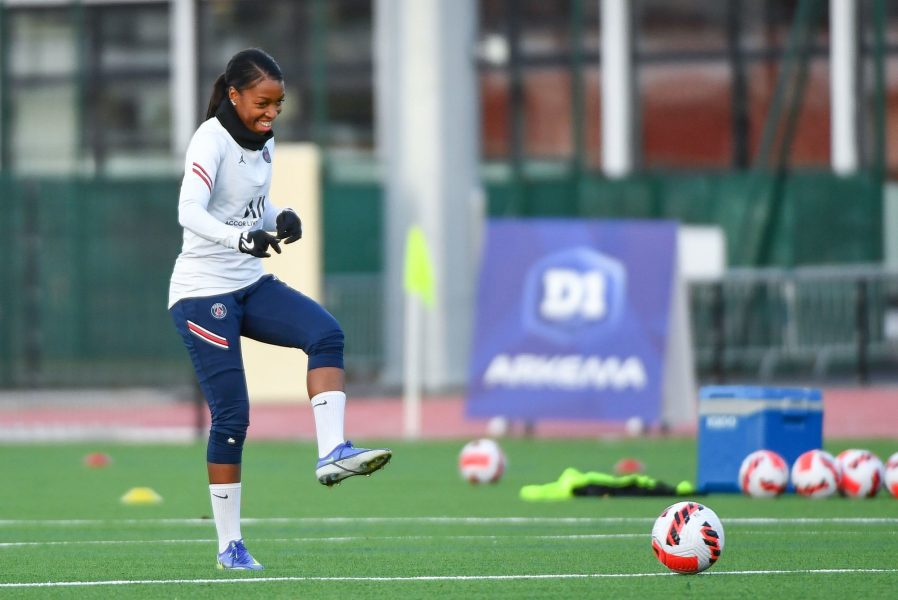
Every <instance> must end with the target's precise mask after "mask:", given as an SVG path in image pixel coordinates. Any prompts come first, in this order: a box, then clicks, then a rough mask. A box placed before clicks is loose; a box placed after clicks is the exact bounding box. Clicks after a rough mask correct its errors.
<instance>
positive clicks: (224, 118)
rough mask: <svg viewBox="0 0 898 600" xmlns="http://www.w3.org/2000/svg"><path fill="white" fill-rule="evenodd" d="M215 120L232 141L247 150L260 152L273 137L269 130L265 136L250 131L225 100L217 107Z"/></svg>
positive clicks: (229, 102)
mask: <svg viewBox="0 0 898 600" xmlns="http://www.w3.org/2000/svg"><path fill="white" fill-rule="evenodd" d="M215 118H216V119H218V121H219V123H221V125H222V127H224V128H225V130H227V132H228V133H230V134H231V137H232V138H234V141H235V142H237V143H238V144H240V146H241V147H243V148H246V149H247V150H261V149H262V147H263V146H264V145H265V142H267V141H268V140H270V139H271V138H273V137H274V133H273V132H272V131H271V130H269V131H268V132H267V133H265V134H260V133H256V132H254V131H250V130H249V129H248V128H247V127H246V125H244V124H243V121H241V120H240V117H239V116H238V115H237V110H236V109H235V108H234V105H233V104H231V101H230V100H228V99H227V98H225V99H224V100H222V101H221V104H219V105H218V110H217V111H215Z"/></svg>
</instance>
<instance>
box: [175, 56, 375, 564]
mask: <svg viewBox="0 0 898 600" xmlns="http://www.w3.org/2000/svg"><path fill="white" fill-rule="evenodd" d="M283 102H284V77H283V75H282V73H281V69H280V67H279V66H278V64H277V63H276V62H275V60H274V59H273V58H272V57H271V56H269V55H268V54H266V53H265V52H263V51H262V50H259V49H256V48H253V49H248V50H243V51H241V52H238V53H237V54H235V55H234V56H233V57H232V58H231V60H230V61H229V62H228V65H227V69H226V70H225V72H224V73H222V74H221V75H220V76H219V77H218V79H217V80H216V81H215V84H214V86H213V88H212V97H211V99H210V100H209V108H208V110H207V112H206V121H205V122H204V123H202V124H201V125H200V126H199V128H198V129H197V131H196V133H194V135H193V138H192V139H191V141H190V145H189V147H188V148H187V157H186V160H185V162H184V179H183V181H182V183H181V193H180V198H179V200H178V221H179V222H180V224H181V226H182V227H183V228H184V237H183V245H182V248H181V254H180V255H179V256H178V258H177V260H176V261H175V267H174V271H173V273H172V277H171V285H170V288H169V311H170V312H171V315H172V317H173V319H174V321H175V325H176V326H177V328H178V331H179V332H180V333H181V337H182V338H183V340H184V344H185V345H186V346H187V351H188V352H189V354H190V359H191V361H192V362H193V367H194V369H195V370H196V374H197V379H198V380H199V384H200V387H201V388H202V390H203V394H204V395H205V397H206V401H207V402H208V404H209V411H210V414H211V423H212V425H211V428H210V431H209V441H208V445H207V450H206V460H207V467H208V473H209V493H210V494H211V500H212V512H213V515H214V517H215V527H216V530H217V532H218V552H219V554H218V566H219V568H224V569H253V570H259V569H262V565H261V564H259V563H258V561H256V560H255V559H254V558H253V557H252V556H251V555H250V553H249V552H247V550H246V547H245V546H244V544H243V536H242V535H241V533H240V465H241V458H242V454H243V442H244V440H245V438H246V431H247V427H248V426H249V398H248V393H247V387H246V379H245V376H244V371H243V358H242V356H241V350H240V337H241V336H246V337H248V338H251V339H254V340H258V341H260V342H264V343H268V344H276V345H278V346H288V347H292V348H300V349H302V350H303V351H304V352H305V353H306V354H307V355H308V357H309V361H308V373H307V375H306V386H307V389H308V393H309V398H311V400H312V410H313V413H314V417H315V429H316V434H317V438H318V455H319V457H320V458H319V459H318V463H317V465H316V471H315V474H316V476H317V478H318V481H320V482H321V483H322V484H324V485H327V486H331V485H334V484H335V483H339V482H340V481H342V480H343V479H345V478H346V477H350V476H352V475H367V474H370V473H372V472H374V471H376V470H377V469H380V468H381V467H383V466H384V465H385V464H387V462H388V461H389V460H390V458H391V456H392V453H391V452H390V450H387V449H375V450H368V449H365V448H355V447H353V445H352V443H351V442H347V441H346V440H345V439H344V437H343V415H344V407H345V403H346V394H345V393H344V391H343V389H344V388H343V331H342V330H341V328H340V325H339V323H337V321H336V319H334V317H333V316H331V315H330V313H328V312H327V311H326V310H325V309H324V308H322V307H321V306H320V305H319V304H318V303H317V302H315V301H314V300H312V299H311V298H308V297H307V296H305V295H303V294H301V293H300V292H298V291H296V290H294V289H292V288H290V287H289V286H287V285H286V284H284V283H283V282H282V281H280V280H278V279H277V278H276V277H274V276H272V275H268V274H266V273H265V272H264V270H263V268H262V260H261V259H263V258H267V257H269V256H271V254H270V253H269V251H270V250H274V251H275V252H277V253H280V252H281V248H280V242H281V241H283V243H284V244H292V243H293V242H295V241H297V240H299V239H300V238H301V237H302V224H301V222H300V219H299V217H298V216H297V215H296V213H295V212H293V210H291V209H289V208H285V209H283V210H280V209H278V208H277V207H276V206H275V205H274V203H273V202H272V201H271V200H270V199H269V197H268V193H269V187H270V184H271V161H272V158H273V156H274V139H273V137H272V136H273V134H272V129H271V128H272V124H273V123H274V120H275V119H276V118H277V116H278V114H280V112H281V105H282V104H283ZM270 232H275V233H274V234H272V233H270ZM292 376H293V375H292V374H288V377H290V378H292Z"/></svg>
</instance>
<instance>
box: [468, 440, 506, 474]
mask: <svg viewBox="0 0 898 600" xmlns="http://www.w3.org/2000/svg"><path fill="white" fill-rule="evenodd" d="M458 471H459V473H461V476H462V479H465V480H466V481H469V482H470V483H496V482H497V481H499V478H500V477H502V473H504V472H505V453H504V452H502V448H500V447H499V444H497V443H496V442H494V441H493V440H490V439H486V438H484V439H479V440H474V441H471V442H468V443H467V444H465V446H464V448H462V449H461V453H460V454H459V455H458Z"/></svg>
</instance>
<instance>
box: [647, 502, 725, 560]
mask: <svg viewBox="0 0 898 600" xmlns="http://www.w3.org/2000/svg"><path fill="white" fill-rule="evenodd" d="M723 539H724V538H723V525H722V524H721V522H720V519H718V518H717V515H716V514H715V513H714V511H713V510H711V509H710V508H708V507H707V506H704V505H703V504H699V503H698V502H691V501H686V502H677V503H676V504H672V505H670V506H668V507H667V508H665V509H664V512H662V513H661V516H660V517H658V518H657V519H656V520H655V526H654V527H652V550H653V551H654V552H655V556H656V557H657V558H658V561H659V562H660V563H661V564H662V565H664V566H665V567H667V568H668V569H670V570H671V571H676V572H677V573H701V572H702V571H704V570H705V569H707V568H708V567H710V566H711V565H713V564H714V563H715V562H717V561H718V559H720V553H721V552H723Z"/></svg>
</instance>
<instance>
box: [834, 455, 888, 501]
mask: <svg viewBox="0 0 898 600" xmlns="http://www.w3.org/2000/svg"><path fill="white" fill-rule="evenodd" d="M836 462H837V463H839V468H840V470H841V473H842V478H841V479H840V480H839V492H840V493H841V494H842V495H843V496H848V497H849V498H872V497H873V496H875V495H876V494H877V492H879V488H880V486H881V485H882V481H883V478H884V470H885V469H884V468H883V466H882V461H881V460H879V457H878V456H876V455H875V454H873V453H872V452H870V451H868V450H858V449H856V448H852V449H851V450H843V451H842V452H840V453H839V455H838V456H836Z"/></svg>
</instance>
